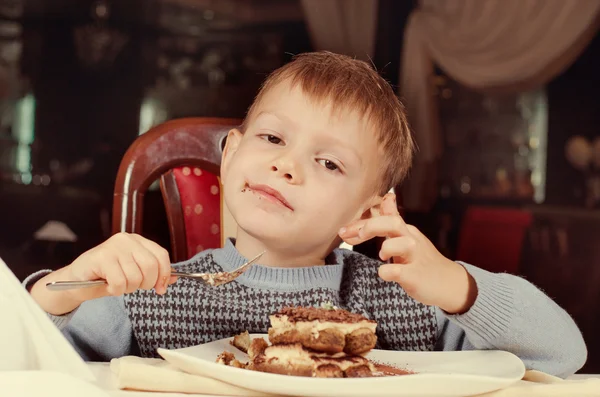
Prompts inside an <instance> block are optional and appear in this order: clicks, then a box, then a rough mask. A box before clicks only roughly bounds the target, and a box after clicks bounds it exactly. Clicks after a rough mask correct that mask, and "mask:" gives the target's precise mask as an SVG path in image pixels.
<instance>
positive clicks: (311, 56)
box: [242, 51, 414, 194]
mask: <svg viewBox="0 0 600 397" xmlns="http://www.w3.org/2000/svg"><path fill="white" fill-rule="evenodd" d="M282 81H290V82H291V85H292V86H296V85H299V86H300V88H301V89H302V91H303V92H304V93H305V94H307V95H308V96H309V97H310V98H311V99H312V100H314V101H317V102H324V101H328V102H329V103H330V104H331V105H332V107H333V109H334V110H336V109H346V110H351V111H358V112H359V113H360V114H361V115H364V117H366V118H368V121H369V125H370V126H371V127H372V130H373V131H374V132H375V133H376V136H377V139H378V141H379V144H380V147H381V148H382V149H383V153H384V158H383V159H382V167H381V169H382V173H381V175H380V181H379V183H378V185H377V190H378V192H379V193H380V194H384V193H386V192H387V191H388V190H389V189H390V188H392V187H394V186H397V185H399V184H400V182H402V180H404V178H405V177H406V174H407V173H408V170H409V168H410V165H411V162H412V156H413V151H414V143H413V140H412V136H411V133H410V129H409V126H408V122H407V120H406V113H405V110H404V106H403V105H402V103H401V102H400V100H399V99H398V97H397V96H396V94H395V93H394V91H393V90H392V87H391V86H390V85H389V84H388V82H387V81H385V80H384V79H383V78H382V77H381V76H380V75H379V74H378V73H377V71H375V70H374V69H373V68H372V67H371V66H370V65H369V64H368V63H366V62H363V61H360V60H357V59H353V58H351V57H348V56H346V55H340V54H334V53H331V52H326V51H322V52H310V53H304V54H300V55H296V56H295V57H294V58H293V60H292V61H291V62H289V63H287V64H286V65H284V66H282V67H280V68H279V69H277V70H275V71H274V72H273V73H271V74H270V75H269V76H268V77H267V79H266V80H265V81H264V82H263V84H262V86H261V88H260V90H259V91H258V95H257V96H256V98H255V99H254V102H253V103H252V106H250V109H249V110H248V114H247V116H246V119H245V120H244V124H243V125H242V129H243V130H244V131H245V129H246V126H247V123H248V120H250V119H251V118H252V116H253V115H254V113H255V111H256V108H257V107H258V104H259V103H260V101H261V99H262V98H263V96H264V95H265V93H266V92H267V91H269V90H270V89H271V88H273V87H274V86H276V85H277V84H279V83H281V82H282Z"/></svg>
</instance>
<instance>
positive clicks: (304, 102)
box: [221, 82, 379, 255]
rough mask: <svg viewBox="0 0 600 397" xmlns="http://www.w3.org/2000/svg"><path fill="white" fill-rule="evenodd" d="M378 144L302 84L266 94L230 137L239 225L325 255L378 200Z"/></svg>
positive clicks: (228, 186) (290, 248) (225, 176)
mask: <svg viewBox="0 0 600 397" xmlns="http://www.w3.org/2000/svg"><path fill="white" fill-rule="evenodd" d="M378 156H379V150H378V144H377V141H376V138H375V136H374V133H373V132H372V130H369V129H368V128H367V126H366V122H365V121H364V120H363V119H362V118H361V117H360V115H358V114H357V113H355V112H349V111H344V110H341V111H337V112H336V113H332V112H331V109H330V107H329V106H327V105H323V104H321V105H318V104H315V103H313V102H312V101H311V100H310V98H309V97H307V96H306V95H304V93H303V92H302V90H301V89H300V88H299V87H295V88H291V87H290V85H289V84H288V83H286V82H283V83H280V84H278V85H277V86H275V87H273V88H272V89H270V90H269V91H268V92H266V93H265V95H264V96H263V98H262V100H261V102H260V103H259V106H258V108H256V111H255V112H254V115H253V117H252V119H251V120H249V123H248V125H247V129H246V132H245V133H244V134H242V133H241V132H239V131H237V130H234V131H232V132H230V134H229V137H228V139H227V145H226V148H225V152H224V153H223V162H222V166H221V167H222V168H221V179H222V182H223V185H224V197H225V202H226V204H227V206H228V208H229V210H230V211H231V213H232V215H233V217H234V219H235V220H236V222H237V223H238V226H239V227H240V228H241V230H238V237H239V233H246V234H248V235H250V236H251V237H253V238H255V239H257V240H259V241H261V242H262V243H263V244H265V245H267V246H270V247H274V248H277V249H280V250H287V252H289V254H290V255H294V254H298V255H306V253H307V252H314V253H315V254H323V255H326V254H327V253H328V251H329V249H330V248H331V245H332V243H333V242H334V241H335V240H336V238H337V234H338V231H339V229H340V228H341V227H342V226H345V225H346V224H348V223H350V222H351V221H353V220H355V219H358V218H360V217H361V215H362V214H363V213H364V212H365V211H367V210H368V209H370V208H371V207H372V206H373V205H374V204H375V203H378V202H379V197H378V196H377V194H376V189H375V187H376V184H377V176H378V175H379V172H378V170H377V163H378V161H377V160H378Z"/></svg>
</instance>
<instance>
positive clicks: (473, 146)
mask: <svg viewBox="0 0 600 397" xmlns="http://www.w3.org/2000/svg"><path fill="white" fill-rule="evenodd" d="M435 85H436V87H437V95H438V98H439V104H440V117H441V125H442V133H443V137H444V138H443V139H444V153H443V157H442V160H441V163H440V170H439V173H440V178H441V184H440V185H441V190H440V195H441V196H442V197H443V198H450V197H455V198H456V197H472V198H478V199H511V200H523V201H535V202H537V203H541V202H543V201H544V199H545V183H546V141H547V134H548V128H547V120H548V106H547V97H546V93H545V91H544V90H543V89H539V90H535V91H528V92H522V93H518V94H485V93H480V92H477V91H474V90H472V89H469V88H467V87H465V86H462V85H461V84H460V83H457V82H456V81H453V80H451V79H450V78H448V77H446V76H444V75H441V74H440V75H438V76H436V78H435Z"/></svg>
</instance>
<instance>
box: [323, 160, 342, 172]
mask: <svg viewBox="0 0 600 397" xmlns="http://www.w3.org/2000/svg"><path fill="white" fill-rule="evenodd" d="M317 161H318V163H319V164H321V165H322V166H323V167H325V168H327V169H328V170H331V171H337V170H339V169H340V167H338V166H337V164H336V163H334V162H333V161H331V160H325V159H321V160H317Z"/></svg>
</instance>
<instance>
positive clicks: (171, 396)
mask: <svg viewBox="0 0 600 397" xmlns="http://www.w3.org/2000/svg"><path fill="white" fill-rule="evenodd" d="M88 365H89V367H90V369H91V370H92V372H93V373H94V375H95V376H96V378H97V379H98V383H97V384H98V386H100V387H102V388H104V389H106V390H107V391H108V392H109V394H110V395H111V396H113V397H151V396H153V397H192V396H202V397H223V396H213V395H208V394H183V393H157V392H141V391H128V390H119V389H118V388H117V383H116V378H115V376H114V375H113V374H112V372H111V371H110V367H109V364H108V363H88ZM587 378H598V379H600V374H575V375H572V376H570V377H569V378H568V379H573V380H581V379H587Z"/></svg>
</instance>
